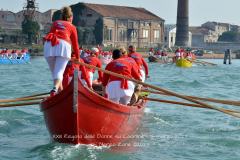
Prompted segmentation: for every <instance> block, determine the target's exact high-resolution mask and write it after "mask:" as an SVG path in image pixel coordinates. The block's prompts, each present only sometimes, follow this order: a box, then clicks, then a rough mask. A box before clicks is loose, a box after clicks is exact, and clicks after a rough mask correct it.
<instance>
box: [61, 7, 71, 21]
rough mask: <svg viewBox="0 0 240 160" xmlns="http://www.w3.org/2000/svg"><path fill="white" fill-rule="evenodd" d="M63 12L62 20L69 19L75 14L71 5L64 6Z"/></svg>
mask: <svg viewBox="0 0 240 160" xmlns="http://www.w3.org/2000/svg"><path fill="white" fill-rule="evenodd" d="M61 12H62V20H65V21H67V20H68V19H69V18H70V17H72V16H73V13H72V9H71V7H63V8H62V10H61Z"/></svg>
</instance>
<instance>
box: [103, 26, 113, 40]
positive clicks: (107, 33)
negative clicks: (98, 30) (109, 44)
mask: <svg viewBox="0 0 240 160" xmlns="http://www.w3.org/2000/svg"><path fill="white" fill-rule="evenodd" d="M104 39H105V40H107V41H112V28H107V27H105V36H104Z"/></svg>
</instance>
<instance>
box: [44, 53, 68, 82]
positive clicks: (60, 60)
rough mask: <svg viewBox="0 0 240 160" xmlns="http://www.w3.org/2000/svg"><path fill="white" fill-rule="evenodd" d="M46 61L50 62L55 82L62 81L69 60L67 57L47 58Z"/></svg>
mask: <svg viewBox="0 0 240 160" xmlns="http://www.w3.org/2000/svg"><path fill="white" fill-rule="evenodd" d="M46 61H47V62H48V66H49V68H50V71H51V73H52V78H53V80H56V79H58V80H62V79H63V73H64V71H65V68H66V66H67V63H68V61H69V59H68V58H65V57H46Z"/></svg>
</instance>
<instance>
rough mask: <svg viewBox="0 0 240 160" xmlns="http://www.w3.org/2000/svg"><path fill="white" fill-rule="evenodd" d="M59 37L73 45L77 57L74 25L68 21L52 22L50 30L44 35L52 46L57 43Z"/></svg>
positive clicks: (76, 39) (76, 37)
mask: <svg viewBox="0 0 240 160" xmlns="http://www.w3.org/2000/svg"><path fill="white" fill-rule="evenodd" d="M59 39H62V40H65V41H67V42H68V43H69V44H71V45H72V47H73V52H74V55H75V57H76V58H77V59H79V46H78V36H77V29H76V27H75V26H74V25H73V24H72V23H71V22H68V21H63V20H57V21H55V22H54V23H53V24H52V28H51V30H50V32H49V33H48V34H47V35H46V36H45V37H44V40H45V41H51V44H52V46H55V45H57V44H59Z"/></svg>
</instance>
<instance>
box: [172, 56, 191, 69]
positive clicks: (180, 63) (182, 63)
mask: <svg viewBox="0 0 240 160" xmlns="http://www.w3.org/2000/svg"><path fill="white" fill-rule="evenodd" d="M176 66H178V67H183V68H190V67H192V62H190V61H188V60H187V59H184V58H181V59H178V60H177V61H176Z"/></svg>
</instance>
